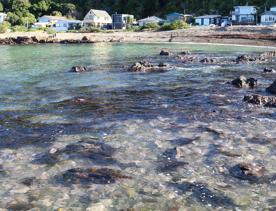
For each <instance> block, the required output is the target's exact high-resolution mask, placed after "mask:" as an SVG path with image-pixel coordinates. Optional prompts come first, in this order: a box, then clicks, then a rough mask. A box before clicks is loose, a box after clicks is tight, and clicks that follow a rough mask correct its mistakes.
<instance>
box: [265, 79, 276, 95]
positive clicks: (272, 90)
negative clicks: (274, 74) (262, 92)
mask: <svg viewBox="0 0 276 211" xmlns="http://www.w3.org/2000/svg"><path fill="white" fill-rule="evenodd" d="M266 91H267V92H269V93H271V94H276V80H275V81H274V82H273V84H271V85H270V86H269V87H267V88H266Z"/></svg>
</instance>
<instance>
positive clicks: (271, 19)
mask: <svg viewBox="0 0 276 211" xmlns="http://www.w3.org/2000/svg"><path fill="white" fill-rule="evenodd" d="M274 24H276V7H271V8H270V11H266V12H265V13H263V14H262V16H261V25H264V26H271V25H274Z"/></svg>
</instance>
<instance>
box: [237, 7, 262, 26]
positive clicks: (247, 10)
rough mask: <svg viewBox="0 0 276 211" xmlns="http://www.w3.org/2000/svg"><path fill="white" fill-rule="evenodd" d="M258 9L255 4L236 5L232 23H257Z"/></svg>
mask: <svg viewBox="0 0 276 211" xmlns="http://www.w3.org/2000/svg"><path fill="white" fill-rule="evenodd" d="M256 16H257V9H256V7H255V6H235V7H234V11H233V12H232V23H233V24H235V25H253V24H256V19H257V17H256Z"/></svg>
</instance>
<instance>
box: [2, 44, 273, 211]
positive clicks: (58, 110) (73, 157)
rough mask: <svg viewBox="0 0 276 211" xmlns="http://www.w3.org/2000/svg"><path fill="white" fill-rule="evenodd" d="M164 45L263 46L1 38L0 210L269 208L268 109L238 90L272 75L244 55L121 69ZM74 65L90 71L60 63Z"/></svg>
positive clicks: (212, 50)
mask: <svg viewBox="0 0 276 211" xmlns="http://www.w3.org/2000/svg"><path fill="white" fill-rule="evenodd" d="M164 47H167V48H170V49H173V50H174V51H178V52H179V51H181V50H183V49H188V50H190V51H193V52H197V53H201V54H205V53H209V54H212V55H215V56H220V57H231V58H232V57H235V56H236V55H239V54H241V53H244V52H257V51H263V50H265V49H262V48H249V47H234V46H210V45H180V44H97V45H68V46H67V45H43V46H40V45H34V46H12V47H11V46H1V48H0V55H1V58H0V64H1V66H0V73H1V79H0V82H1V83H0V94H1V95H0V98H1V101H0V134H1V141H0V197H1V200H0V208H3V209H5V208H9V209H11V210H28V209H42V210H53V209H58V208H71V209H73V210H83V209H86V208H90V209H91V210H100V209H107V210H120V209H123V210H126V209H130V210H183V209H194V210H214V209H217V210H233V209H240V210H244V209H248V210H255V209H265V208H267V209H272V210H273V208H275V206H276V201H275V198H276V191H275V180H276V176H275V175H276V174H275V169H276V166H275V161H276V157H275V143H274V142H275V139H276V131H275V130H274V128H275V126H276V125H275V124H276V122H275V109H268V108H262V107H252V106H248V105H246V104H244V103H243V102H242V99H243V96H244V95H245V94H248V93H256V92H257V93H263V92H264V91H263V90H264V88H265V87H266V86H267V85H268V84H269V83H271V81H273V79H274V78H275V75H274V76H273V75H270V76H268V75H264V74H262V69H263V67H264V66H263V65H246V64H239V65H234V64H229V65H225V64H224V65H195V66H194V65H191V64H184V63H180V64H177V67H175V68H173V70H172V71H170V72H166V73H161V74H135V73H129V72H127V71H125V69H126V67H127V66H129V65H130V64H131V63H133V62H135V61H138V60H141V59H144V58H147V59H149V60H152V61H153V62H157V63H158V62H159V61H160V60H162V59H160V57H159V56H158V53H159V52H160V49H161V48H164ZM74 65H89V66H91V67H92V68H93V70H94V71H93V72H87V73H83V74H74V73H68V70H69V69H70V68H71V66H74ZM241 72H242V73H243V74H244V75H245V76H250V77H255V78H258V79H259V83H260V86H259V88H258V89H257V90H246V89H243V90H238V89H236V88H234V87H232V86H230V85H228V84H227V83H226V82H227V81H229V80H232V79H233V78H236V77H237V76H239V75H240V74H241ZM241 163H249V164H251V163H252V164H254V165H256V166H257V167H258V166H264V167H265V169H262V168H261V167H260V168H259V167H258V168H259V169H257V170H255V169H254V170H253V171H251V169H250V168H251V167H250V166H249V167H244V166H242V164H241ZM257 167H256V168H257ZM247 168H249V169H247ZM252 168H253V167H252ZM254 168H255V167H254ZM250 171H251V172H250ZM254 171H255V172H254ZM248 172H250V173H248Z"/></svg>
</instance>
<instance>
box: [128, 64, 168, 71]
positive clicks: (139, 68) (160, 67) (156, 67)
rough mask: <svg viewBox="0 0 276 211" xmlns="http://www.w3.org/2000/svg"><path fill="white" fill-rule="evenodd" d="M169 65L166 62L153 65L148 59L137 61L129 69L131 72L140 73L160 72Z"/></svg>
mask: <svg viewBox="0 0 276 211" xmlns="http://www.w3.org/2000/svg"><path fill="white" fill-rule="evenodd" d="M169 67H170V66H169V65H168V64H166V63H160V64H159V65H153V64H151V63H150V62H147V61H140V62H136V63H134V64H133V65H131V67H130V68H129V69H128V71H130V72H140V73H160V72H165V71H167V70H168V69H169Z"/></svg>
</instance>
